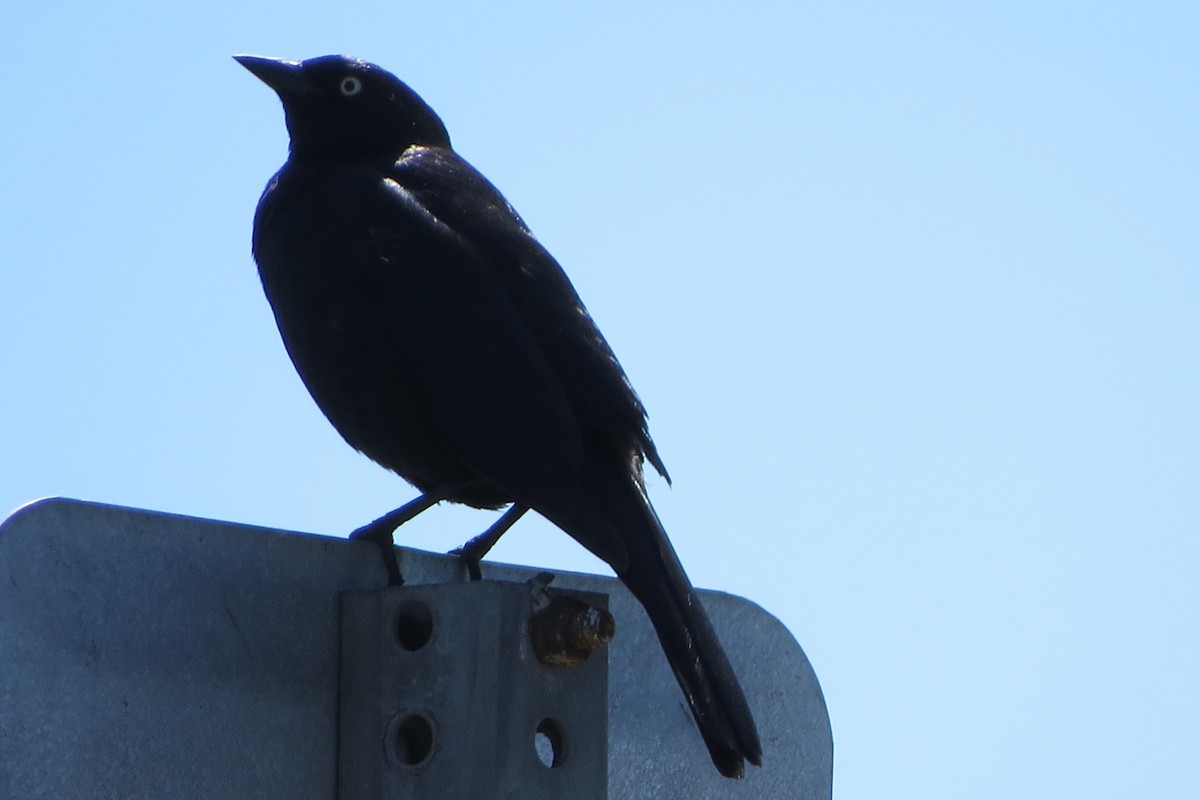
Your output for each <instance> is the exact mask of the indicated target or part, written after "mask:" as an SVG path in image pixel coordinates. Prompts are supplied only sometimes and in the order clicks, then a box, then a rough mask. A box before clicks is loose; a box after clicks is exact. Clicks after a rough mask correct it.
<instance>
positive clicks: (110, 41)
mask: <svg viewBox="0 0 1200 800" xmlns="http://www.w3.org/2000/svg"><path fill="white" fill-rule="evenodd" d="M1197 8H1198V7H1197V6H1195V5H1194V4H1190V3H1182V2H1180V3H1158V2H1149V3H1142V4H1136V6H1135V4H1112V3H1082V2H1079V3H1064V2H1050V3H1021V2H1004V3H974V4H956V3H948V2H924V3H906V4H899V3H896V4H887V3H860V2H851V3H842V4H837V5H833V4H828V5H822V6H816V5H804V4H796V3H783V2H780V3H765V2H746V3H742V4H739V5H738V6H736V7H733V8H731V7H729V6H726V5H717V4H709V3H691V4H682V3H662V4H655V5H649V4H645V3H611V4H585V5H583V6H580V7H575V6H572V5H571V4H535V3H521V2H514V3H506V4H496V3H455V2H446V3H441V4H438V5H436V6H430V5H428V4H422V5H410V4H404V3H400V2H390V3H357V2H347V3H342V4H339V5H338V6H337V7H336V9H334V8H332V7H331V6H330V5H329V4H327V3H326V4H317V3H309V2H296V3H288V4H284V3H275V2H270V3H258V4H255V5H253V6H249V7H247V5H246V4H245V3H243V2H238V3H232V2H224V1H223V0H217V1H216V2H210V3H205V4H200V5H193V6H190V7H170V8H168V7H166V6H163V5H162V4H161V3H156V4H151V3H132V2H120V1H119V0H118V2H115V3H112V4H109V5H107V6H105V8H104V10H103V11H98V10H97V9H96V8H95V7H94V6H92V5H88V4H83V3H77V2H67V3H58V4H18V5H17V6H14V7H13V8H12V9H9V10H8V11H7V12H6V23H5V25H4V29H3V31H0V44H2V45H3V52H4V53H5V54H6V57H5V62H4V66H3V68H0V69H2V73H0V74H2V75H3V77H4V80H3V81H0V100H2V101H3V104H4V108H5V113H4V115H3V122H2V123H0V158H2V159H3V161H2V164H3V166H2V168H3V191H2V192H0V265H2V266H0V269H2V270H3V272H2V273H0V274H2V276H3V277H2V281H3V282H2V284H0V285H3V288H4V291H3V298H4V314H3V315H0V375H2V376H3V381H4V383H3V391H2V392H0V506H3V507H4V508H6V509H9V508H13V507H15V506H17V505H19V504H20V503H23V502H25V501H27V500H29V499H32V498H34V497H39V496H45V495H66V496H72V497H81V498H85V499H92V500H99V501H105V502H110V503H117V504H124V505H132V506H138V507H144V508H151V509H158V510H165V511H173V512H178V513H183V514H191V515H197V516H205V517H213V518H218V519H227V520H237V521H241V522H248V523H255V524H261V525H270V526H275V527H281V528H291V529H297V530H305V531H317V532H324V533H331V534H340V533H345V532H347V531H349V530H351V529H353V528H355V527H357V526H358V525H360V524H362V523H363V522H364V521H366V520H367V519H369V518H372V517H374V516H375V515H377V514H379V513H382V512H383V511H385V510H387V509H390V508H392V507H394V506H395V505H397V504H399V503H400V502H402V501H404V500H406V499H408V498H410V497H411V496H412V494H413V493H412V491H411V489H409V488H408V487H407V485H406V484H404V483H403V482H402V481H401V480H400V479H398V478H396V477H394V476H392V475H390V474H388V473H386V472H384V471H383V470H381V469H379V468H377V467H375V466H374V465H373V464H371V463H370V462H369V461H367V460H366V459H365V458H363V457H362V456H359V455H358V454H356V453H354V452H353V451H351V450H350V449H349V448H348V447H346V446H345V445H344V443H343V442H342V441H341V440H340V439H339V438H338V436H337V434H336V433H335V432H334V431H333V430H332V428H331V427H330V426H329V425H328V424H327V423H326V422H325V420H324V419H323V418H322V417H321V416H320V413H319V412H318V411H317V410H316V408H315V406H313V404H312V402H311V400H310V399H309V398H308V396H307V393H306V392H305V391H304V389H303V387H302V386H301V384H300V382H299V380H298V379H297V378H296V377H295V375H294V373H293V371H292V368H291V365H290V363H289V362H288V360H287V357H286V355H285V353H284V351H283V348H282V346H281V344H280V342H279V340H278V335H277V333H276V331H275V329H274V324H273V320H272V318H271V315H270V312H269V309H268V307H267V304H266V301H265V300H264V299H263V297H262V293H261V290H260V288H259V286H258V279H257V275H256V273H255V268H254V265H253V263H252V261H251V258H250V253H249V238H250V225H251V218H252V215H253V211H254V206H255V203H256V202H257V199H258V195H259V192H260V191H261V189H262V187H263V185H264V183H265V182H266V180H267V178H268V177H269V176H270V175H271V173H272V172H273V171H274V170H275V169H277V168H278V166H279V165H280V164H281V163H282V161H283V158H284V156H285V154H286V135H285V131H284V128H283V119H282V114H281V112H280V108H279V105H278V102H277V101H276V99H275V98H274V96H273V95H272V94H271V93H270V92H269V90H267V89H266V88H265V87H264V86H262V85H261V84H260V83H258V82H257V81H256V80H255V79H254V78H253V77H252V76H250V75H249V74H248V73H246V72H245V70H243V69H242V68H241V67H239V66H238V65H237V64H236V63H234V62H233V61H232V60H231V59H230V58H229V56H230V55H231V54H233V53H237V52H251V53H259V54H265V55H281V56H289V57H308V56H313V55H321V54H325V53H335V52H344V53H350V54H354V55H358V56H361V57H364V58H367V59H369V60H372V61H376V62H378V63H380V64H382V65H384V66H385V67H387V68H388V69H390V70H391V71H393V72H395V73H396V74H398V75H399V76H400V77H402V78H403V79H405V80H406V81H408V82H409V83H410V84H411V85H412V86H413V87H414V88H415V89H416V90H417V91H418V92H420V93H421V94H422V95H423V96H424V97H425V98H426V100H428V101H429V102H430V103H431V104H432V105H433V107H434V108H435V109H437V111H438V112H439V113H440V114H441V116H442V117H443V119H444V120H445V122H446V124H447V126H448V127H449V129H450V132H451V135H452V137H453V139H454V141H455V145H456V147H457V148H458V150H459V151H460V152H461V153H463V154H464V155H465V156H466V158H467V159H468V160H470V161H471V162H472V163H474V164H475V165H476V166H477V167H479V168H480V169H481V170H482V171H483V172H484V173H485V174H487V175H488V176H489V177H490V178H491V179H492V180H493V181H494V182H495V183H496V184H497V185H498V186H499V187H500V188H501V190H502V191H503V192H504V193H505V194H506V195H507V196H508V198H509V200H510V201H511V202H512V203H513V204H514V205H515V206H516V208H517V209H518V210H519V211H520V212H521V214H522V215H523V216H524V217H525V219H526V220H527V222H529V224H530V225H531V226H532V227H533V229H534V231H535V232H536V233H537V235H538V236H539V238H540V239H541V240H542V241H543V242H544V243H545V244H546V245H547V246H548V247H549V248H550V250H551V251H552V252H554V253H555V254H556V256H557V257H558V259H559V260H560V261H561V263H562V264H563V266H564V267H565V268H566V270H567V272H568V273H569V274H570V275H571V277H572V280H573V281H574V282H575V285H576V287H577V288H578V290H579V291H580V293H581V295H582V296H583V298H584V300H585V302H586V303H587V304H588V307H589V308H590V310H591V311H592V314H593V316H594V317H595V318H596V320H597V321H598V323H599V324H600V326H601V328H602V329H603V330H604V332H605V334H606V336H607V337H608V339H609V341H610V343H611V344H612V346H613V347H614V349H615V350H616V352H617V354H618V356H619V357H620V359H621V361H622V363H623V364H624V366H625V368H626V371H627V372H628V373H629V375H630V377H631V379H632V380H633V382H634V385H635V386H636V387H637V389H638V392H639V393H640V395H641V396H642V399H643V400H644V401H645V403H646V405H647V407H648V408H649V410H650V414H651V429H652V432H653V434H654V437H655V439H656V441H657V442H658V445H659V449H660V451H661V452H662V455H663V457H664V459H665V460H666V463H667V465H668V467H669V468H670V470H671V474H672V477H673V478H674V479H675V486H674V488H669V487H667V486H666V485H665V484H664V483H662V482H661V481H658V480H657V479H653V480H652V481H651V493H652V497H653V498H654V501H655V503H656V505H657V507H658V509H659V512H660V514H661V516H662V517H663V520H664V522H665V524H666V526H667V528H668V530H669V531H670V532H671V533H672V536H673V540H674V541H675V543H676V547H677V549H678V550H679V552H680V555H681V557H682V558H683V561H684V563H685V564H686V565H687V567H688V569H689V572H690V573H691V575H692V577H693V580H694V581H695V582H696V583H697V584H698V585H701V586H706V587H711V588H719V589H723V590H726V591H730V592H733V593H736V594H740V595H743V596H746V597H748V598H751V599H752V600H754V601H755V602H757V603H759V604H761V605H762V606H764V607H766V608H767V609H768V610H770V611H772V612H773V613H774V614H776V615H777V616H779V617H780V618H781V619H782V620H783V621H784V622H785V623H786V624H787V625H788V627H789V628H790V629H791V630H792V632H793V633H794V634H795V636H796V637H797V639H798V640H799V641H800V643H801V644H802V645H803V646H804V648H805V650H806V652H807V653H808V655H809V657H810V658H811V660H812V662H813V664H814V666H815V667H816V670H817V673H818V675H819V676H820V679H821V681H822V684H823V687H824V690H825V693H826V699H827V701H828V703H829V708H830V713H831V716H832V719H833V728H834V736H835V741H836V745H837V751H836V761H835V787H836V792H837V795H838V797H839V798H841V800H854V799H855V798H875V797H892V798H917V797H920V798H922V799H923V800H928V799H929V798H956V799H957V798H962V797H972V798H1010V797H1014V796H1019V797H1031V798H1039V797H1045V798H1062V797H1088V798H1110V797H1111V798H1117V797H1129V796H1146V797H1155V796H1158V797H1183V796H1187V795H1188V794H1190V793H1191V792H1194V791H1195V786H1196V784H1197V775H1196V768H1195V767H1194V766H1191V765H1193V764H1194V763H1195V754H1196V752H1197V751H1198V750H1200V734H1198V726H1197V722H1196V720H1197V719H1198V718H1200V692H1198V690H1197V689H1196V683H1195V678H1196V675H1197V674H1200V663H1198V661H1200V641H1198V640H1200V635H1198V631H1197V612H1198V610H1200V589H1198V588H1197V583H1198V582H1197V571H1198V569H1197V568H1198V566H1200V545H1198V543H1197V533H1198V532H1200V491H1198V486H1197V483H1198V477H1200V455H1198V454H1200V424H1198V423H1197V414H1196V409H1197V408H1198V407H1200V363H1198V359H1197V355H1198V345H1200V322H1198V315H1197V307H1198V306H1200V234H1198V233H1197V231H1198V230H1200V226H1198V225H1197V220H1198V219H1200V197H1198V191H1200V190H1198V188H1197V187H1200V148H1198V147H1197V142H1198V141H1200V110H1198V109H1200V105H1198V103H1197V100H1198V97H1200V92H1198V91H1197V90H1198V89H1200V85H1198V84H1200V55H1198V48H1197V47H1196V41H1197V40H1198V36H1200V24H1198V23H1200V11H1198V10H1197ZM486 523H487V517H486V516H484V515H481V514H479V513H476V512H472V511H469V510H465V509H438V510H435V511H432V512H430V513H429V514H427V515H426V516H425V517H423V518H421V519H420V520H419V521H418V522H416V523H413V524H412V525H411V526H410V527H407V528H405V531H404V537H403V541H404V543H406V544H411V545H412V546H415V547H420V548H423V549H430V550H445V549H448V548H450V547H453V546H454V545H456V544H459V543H461V541H462V540H463V539H464V538H466V537H467V536H468V535H470V534H472V533H475V532H477V531H478V530H480V529H481V528H482V527H483V526H484V525H486ZM495 557H496V558H497V559H499V560H504V561H509V562H514V563H525V564H536V565H540V566H548V567H554V568H560V569H575V570H585V571H604V568H603V565H601V564H599V563H598V562H596V561H595V560H593V559H591V558H590V557H588V556H587V555H586V554H585V553H584V552H583V551H582V549H581V548H579V547H578V546H577V545H575V544H574V543H572V542H571V541H570V540H568V539H567V537H565V536H564V535H562V534H559V533H557V532H556V531H555V530H554V529H552V528H551V527H549V526H548V525H546V524H545V523H542V522H540V521H525V522H522V523H521V525H520V526H519V527H518V528H516V529H514V530H513V531H512V532H511V533H510V534H509V535H508V537H507V538H506V539H505V540H504V541H503V542H502V543H501V545H500V546H499V548H498V549H497V551H496V552H495Z"/></svg>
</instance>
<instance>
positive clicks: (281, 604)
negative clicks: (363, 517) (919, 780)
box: [0, 500, 833, 800]
mask: <svg viewBox="0 0 1200 800" xmlns="http://www.w3.org/2000/svg"><path fill="white" fill-rule="evenodd" d="M400 555H401V568H402V570H403V571H404V574H405V578H406V579H407V580H408V581H409V582H410V584H429V583H457V582H461V581H463V579H464V575H463V570H462V568H461V566H460V565H459V563H458V562H457V560H456V559H453V558H447V557H445V556H440V555H434V554H429V553H422V552H419V551H414V550H408V549H404V550H401V551H400ZM536 572H537V570H534V569H530V568H523V567H514V566H504V565H493V564H485V565H484V574H485V576H486V577H487V578H488V579H492V580H508V581H520V582H524V581H526V580H528V579H529V578H531V577H532V576H533V575H534V574H535V573H536ZM383 583H384V576H383V570H382V567H381V565H380V563H379V557H378V552H377V551H376V549H375V548H374V546H373V545H370V544H367V543H362V542H349V541H346V540H344V539H336V538H328V537H321V536H313V535H306V534H296V533H287V532H282V531H275V530H270V529H264V528H253V527H249V526H244V525H236V524H231V523H224V522H213V521H209V520H201V519H194V518H189V517H181V516H176V515H171V514H161V513H154V512H148V511H138V510H133V509H126V508H119V507H114V506H105V505H98V504H92V503H83V502H78V501H71V500H44V501H40V502H37V503H33V504H30V505H28V506H25V507H23V508H21V509H19V510H18V511H17V512H15V513H14V514H13V515H12V516H11V517H9V518H8V520H6V521H5V522H4V524H3V525H2V526H0V753H2V756H0V797H20V798H42V797H45V798H62V800H72V799H73V798H80V799H81V800H82V799H83V798H88V799H89V800H91V799H92V798H122V800H137V799H139V798H147V800H149V799H150V798H153V799H154V800H158V798H162V797H173V798H215V797H255V798H268V799H269V798H280V799H281V800H282V799H283V798H287V799H288V800H307V799H308V798H313V800H318V799H319V800H331V798H334V797H335V796H336V787H337V776H336V752H337V742H336V729H337V702H338V689H337V676H338V661H339V623H338V596H339V593H340V592H342V591H346V590H356V589H373V588H380V587H382V585H383ZM554 586H555V587H559V588H565V589H578V590H583V591H590V592H597V593H602V594H607V595H609V610H610V611H611V612H612V613H613V615H614V616H615V617H616V619H617V630H618V632H617V637H616V640H615V641H614V642H613V644H612V646H611V648H610V651H609V681H610V683H609V754H608V755H609V766H608V780H609V797H611V798H643V797H663V798H676V797H677V798H726V797H728V798H739V797H745V798H750V797H754V798H763V797H777V798H829V797H830V796H831V792H832V789H831V786H832V760H833V745H832V737H831V733H830V728H829V718H828V715H827V712H826V709H825V703H824V700H823V698H822V696H821V691H820V687H819V686H818V684H817V680H816V676H815V675H814V674H813V671H812V669H811V667H810V666H809V664H808V661H807V659H806V658H805V657H804V654H803V652H802V651H801V650H800V647H799V645H797V644H796V642H795V640H794V639H792V637H791V635H790V634H789V633H788V632H787V630H786V629H785V628H784V627H783V626H782V625H781V624H780V623H779V622H778V620H776V619H775V618H774V617H772V616H770V615H769V614H767V613H766V612H764V611H763V610H762V609H760V608H758V607H757V606H755V605H753V604H752V603H750V602H748V601H746V600H743V599H740V598H736V597H732V596H730V595H725V594H719V593H710V592H705V593H703V594H702V597H703V601H704V604H705V607H706V608H707V609H708V611H709V613H710V615H711V616H712V618H713V623H714V625H715V626H716V628H717V631H718V633H719V634H720V636H721V639H722V641H723V642H724V643H725V645H726V648H727V649H728V651H729V656H730V660H731V661H732V662H733V666H734V668H735V669H736V670H737V673H738V675H739V676H740V677H741V679H742V683H743V685H744V688H745V689H746V694H747V697H748V699H749V702H750V706H751V708H752V709H753V710H754V713H755V717H756V718H757V720H758V724H759V728H760V733H761V734H762V738H763V747H764V755H763V758H764V764H765V766H764V767H763V768H762V769H754V768H751V769H750V770H749V774H748V776H747V778H746V779H745V780H743V781H731V780H728V779H724V778H721V777H720V776H719V775H718V774H717V772H716V770H715V769H714V768H713V767H712V765H711V763H710V762H709V760H708V756H707V753H706V752H705V750H704V747H703V744H702V742H701V740H700V737H699V734H698V733H697V732H696V730H695V728H694V726H693V724H692V722H691V720H690V716H689V714H688V711H687V707H686V705H685V703H684V701H683V698H682V696H681V695H680V693H679V689H678V687H677V686H676V684H675V681H674V678H673V677H672V676H671V673H670V670H669V668H668V667H667V665H666V662H665V660H664V658H663V656H662V653H661V651H660V650H659V648H658V644H657V641H656V639H655V637H654V633H653V630H652V629H651V628H650V625H649V622H648V621H647V620H646V618H645V615H644V613H643V612H642V610H641V608H640V607H639V606H638V605H637V603H636V601H634V600H633V599H632V597H630V595H629V594H628V593H627V592H626V591H625V590H624V589H623V588H622V587H621V586H620V585H619V584H618V583H617V582H616V581H615V580H613V579H611V578H603V577H598V576H589V575H577V574H571V573H560V574H559V575H558V577H557V578H556V580H555V583H554ZM464 768H469V767H466V766H465V767H464Z"/></svg>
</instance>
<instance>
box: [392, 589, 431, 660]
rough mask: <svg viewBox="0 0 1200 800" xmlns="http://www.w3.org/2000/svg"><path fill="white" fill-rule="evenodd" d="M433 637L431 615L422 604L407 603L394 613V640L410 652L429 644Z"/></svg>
mask: <svg viewBox="0 0 1200 800" xmlns="http://www.w3.org/2000/svg"><path fill="white" fill-rule="evenodd" d="M432 637H433V614H431V613H430V612H429V606H427V605H425V604H424V603H418V602H415V601H414V602H409V603H405V604H404V605H402V606H400V609H399V610H398V611H397V612H396V639H397V640H398V641H399V642H400V646H401V647H403V648H404V649H405V650H408V651H409V652H412V651H414V650H420V649H421V648H422V647H424V646H425V645H427V644H429V640H430V638H432Z"/></svg>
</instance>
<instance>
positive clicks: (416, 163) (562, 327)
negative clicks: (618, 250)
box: [393, 148, 670, 480]
mask: <svg viewBox="0 0 1200 800" xmlns="http://www.w3.org/2000/svg"><path fill="white" fill-rule="evenodd" d="M393 176H394V177H395V179H396V181H397V183H398V184H400V185H402V186H404V187H405V188H406V189H407V190H408V191H409V192H410V193H411V195H412V196H413V197H414V198H415V199H417V201H418V202H419V203H420V205H421V206H422V207H423V208H425V209H426V210H427V211H428V212H429V213H431V214H433V215H435V216H436V217H437V218H438V219H439V220H441V221H442V222H444V223H445V224H446V225H448V226H449V227H450V228H452V229H454V230H456V231H459V232H460V234H461V235H462V236H464V237H465V238H466V239H468V240H469V242H470V244H471V245H472V246H473V247H474V248H475V249H476V250H477V251H478V252H480V253H482V254H484V256H485V259H486V266H487V268H488V269H489V270H490V271H491V272H492V274H493V276H494V277H495V279H496V280H498V281H499V283H500V284H501V285H503V287H504V290H505V294H506V297H507V298H508V300H509V302H510V303H511V305H512V307H513V308H514V309H515V310H516V312H517V314H518V315H519V316H520V317H521V319H522V320H523V321H524V323H525V327H526V329H527V330H528V331H529V333H530V334H531V335H532V336H533V338H534V340H535V341H536V342H537V345H538V348H539V349H540V351H541V353H542V355H543V357H544V359H545V360H546V362H547V363H548V364H549V365H550V368H551V370H552V371H553V373H554V374H555V375H556V376H557V378H558V380H559V383H560V385H561V386H562V389H563V391H564V392H565V393H566V395H567V397H568V399H569V401H570V403H571V406H572V408H573V409H574V413H575V416H576V419H577V421H578V424H579V426H580V428H581V430H582V431H583V433H584V435H585V436H586V437H588V438H589V439H594V440H595V441H598V442H603V443H605V444H608V445H611V446H614V447H616V448H617V449H618V450H620V451H622V453H623V454H626V455H634V454H636V455H637V456H639V458H638V459H637V463H636V464H635V465H634V470H635V473H636V474H638V475H640V471H639V470H638V465H640V456H641V455H642V454H644V455H645V457H646V458H647V459H648V460H649V461H650V463H651V464H652V465H654V467H655V469H657V470H658V472H659V473H660V474H661V475H663V477H666V478H667V479H668V480H670V478H669V477H668V476H667V471H666V468H665V467H664V466H663V463H662V460H661V459H660V458H659V455H658V452H657V450H656V449H655V447H654V442H653V441H652V440H651V438H650V434H649V431H648V429H647V426H646V411H645V408H644V407H643V406H642V403H641V401H640V400H639V399H638V397H637V395H636V394H635V393H634V391H633V387H632V386H631V385H630V383H629V380H628V378H627V377H626V376H625V373H624V371H623V370H622V369H621V366H620V364H619V363H618V362H617V359H616V357H615V356H614V355H613V352H612V350H611V349H610V348H609V346H608V343H607V342H606V341H605V340H604V337H603V336H602V335H601V333H600V331H599V329H598V328H597V327H596V324H595V323H594V322H593V321H592V318H591V316H590V315H589V314H588V312H587V309H586V308H584V306H583V303H582V302H581V301H580V299H579V295H578V294H576V292H575V289H574V287H573V286H572V285H571V282H570V280H568V278H567V276H566V274H565V273H564V272H563V270H562V268H561V267H560V266H559V265H558V262H557V261H555V260H554V257H553V256H551V255H550V253H549V252H547V251H546V249H545V248H544V247H542V246H541V244H539V243H538V241H537V240H536V239H535V238H534V237H533V235H532V234H531V233H530V231H529V229H528V228H527V227H526V226H525V223H524V222H523V221H522V220H521V218H520V217H519V216H518V215H517V213H516V211H514V210H513V209H512V207H511V206H510V205H509V204H508V202H507V201H506V200H505V199H504V197H503V196H502V195H501V194H500V193H499V191H497V190H496V189H495V187H493V186H492V184H491V183H490V182H488V180H487V179H486V178H484V177H483V176H482V175H481V174H480V173H479V172H477V171H476V170H475V169H474V168H473V167H471V166H470V165H469V164H467V162H465V161H464V160H462V159H461V158H459V157H458V156H457V155H456V154H455V153H453V152H452V151H449V150H444V149H436V148H412V149H410V150H409V151H407V152H406V153H405V155H404V156H403V157H402V158H401V159H400V160H399V161H398V162H397V163H396V165H395V168H394V170H393Z"/></svg>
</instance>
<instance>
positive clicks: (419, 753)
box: [396, 714, 433, 767]
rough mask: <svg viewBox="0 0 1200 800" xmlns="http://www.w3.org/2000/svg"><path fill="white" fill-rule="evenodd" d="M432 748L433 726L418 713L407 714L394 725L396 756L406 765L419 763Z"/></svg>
mask: <svg viewBox="0 0 1200 800" xmlns="http://www.w3.org/2000/svg"><path fill="white" fill-rule="evenodd" d="M432 749H433V726H432V725H430V724H429V720H427V719H425V718H424V717H422V716H421V715H420V714H409V715H408V716H407V717H405V718H404V719H402V720H400V724H399V725H397V726H396V756H397V757H398V758H399V759H400V761H401V763H403V764H407V765H408V766H410V767H411V766H415V765H417V764H420V763H421V762H422V761H424V760H425V759H426V758H427V757H428V756H429V751H430V750H432Z"/></svg>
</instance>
